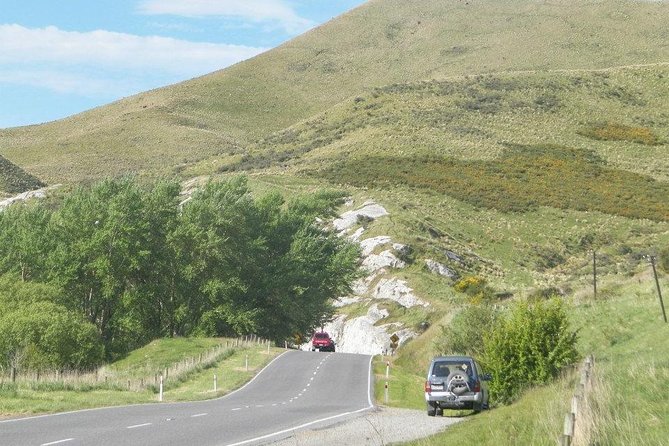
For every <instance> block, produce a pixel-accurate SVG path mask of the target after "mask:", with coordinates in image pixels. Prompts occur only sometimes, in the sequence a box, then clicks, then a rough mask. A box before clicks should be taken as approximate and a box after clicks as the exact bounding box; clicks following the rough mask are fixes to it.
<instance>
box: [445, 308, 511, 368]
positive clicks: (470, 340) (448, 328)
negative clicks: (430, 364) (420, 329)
mask: <svg viewBox="0 0 669 446" xmlns="http://www.w3.org/2000/svg"><path fill="white" fill-rule="evenodd" d="M498 312H499V311H498V310H496V309H495V307H493V306H491V305H486V304H480V305H468V306H466V307H465V308H463V309H462V310H461V311H460V312H458V313H457V314H456V315H455V316H454V317H453V319H452V320H451V322H450V323H449V324H448V325H444V326H442V327H441V333H440V335H439V337H438V338H437V340H436V341H435V348H436V349H437V351H439V352H440V353H443V354H458V355H468V356H474V357H477V358H478V357H481V356H482V355H483V354H484V344H483V339H484V337H485V333H486V332H487V331H489V330H491V329H492V328H493V327H494V326H495V323H496V322H497V319H498Z"/></svg>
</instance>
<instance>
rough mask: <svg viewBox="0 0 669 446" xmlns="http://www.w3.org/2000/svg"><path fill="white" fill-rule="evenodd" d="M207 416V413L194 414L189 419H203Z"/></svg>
mask: <svg viewBox="0 0 669 446" xmlns="http://www.w3.org/2000/svg"><path fill="white" fill-rule="evenodd" d="M207 415H209V414H208V413H196V414H195V415H191V416H190V417H191V418H197V417H204V416H207Z"/></svg>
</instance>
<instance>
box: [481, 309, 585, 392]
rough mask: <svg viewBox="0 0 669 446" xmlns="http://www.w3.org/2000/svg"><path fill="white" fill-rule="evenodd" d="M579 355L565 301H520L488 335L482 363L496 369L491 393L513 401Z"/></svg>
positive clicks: (489, 368) (554, 375)
mask: <svg viewBox="0 0 669 446" xmlns="http://www.w3.org/2000/svg"><path fill="white" fill-rule="evenodd" d="M577 356H578V353H577V351H576V332H574V331H572V330H570V328H569V324H568V321H567V315H566V312H565V311H564V308H563V304H562V301H561V300H559V299H558V298H553V299H550V300H547V301H535V302H532V303H529V302H519V303H517V304H515V306H514V307H513V308H512V310H511V313H510V314H509V316H508V317H506V318H504V319H501V320H500V321H499V322H498V323H497V324H495V325H494V327H493V328H492V330H490V331H488V332H486V334H485V336H484V355H483V360H482V363H483V364H484V368H485V369H486V371H488V372H490V373H492V375H493V380H492V381H491V383H490V396H491V398H492V399H493V400H495V401H496V402H502V403H506V402H510V401H513V400H514V399H515V398H516V397H517V396H518V395H519V394H520V392H521V391H522V390H523V389H524V388H526V387H528V386H531V385H536V384H544V383H547V382H549V381H550V380H552V379H553V378H555V377H556V376H557V375H558V373H559V372H560V370H561V369H562V368H563V367H564V366H566V365H569V364H572V363H573V362H574V361H575V360H576V358H577Z"/></svg>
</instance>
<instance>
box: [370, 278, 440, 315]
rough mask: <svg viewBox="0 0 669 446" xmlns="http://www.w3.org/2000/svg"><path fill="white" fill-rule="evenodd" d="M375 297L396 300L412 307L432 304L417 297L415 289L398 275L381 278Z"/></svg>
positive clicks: (407, 306)
mask: <svg viewBox="0 0 669 446" xmlns="http://www.w3.org/2000/svg"><path fill="white" fill-rule="evenodd" d="M374 298H376V299H390V300H394V301H395V302H397V303H398V304H400V305H402V306H403V307H405V308H411V307H415V306H417V305H420V306H423V307H427V306H429V305H430V304H429V303H427V302H425V301H422V300H420V299H419V298H418V297H416V295H415V294H413V289H411V288H409V286H408V285H407V283H406V281H404V280H400V279H398V278H396V277H392V278H390V279H381V280H379V283H378V284H377V285H376V288H375V289H374Z"/></svg>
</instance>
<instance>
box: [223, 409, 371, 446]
mask: <svg viewBox="0 0 669 446" xmlns="http://www.w3.org/2000/svg"><path fill="white" fill-rule="evenodd" d="M369 409H371V407H365V408H364V409H359V410H354V411H352V412H344V413H340V414H339V415H333V416H331V417H327V418H321V419H320V420H315V421H310V422H308V423H304V424H300V425H299V426H294V427H289V428H288V429H284V430H282V431H278V432H274V433H271V434H267V435H263V436H262V437H256V438H251V439H250V440H244V441H240V442H238V443H230V444H228V445H226V446H241V445H243V444H249V443H253V442H255V441H260V440H266V439H268V438H271V437H275V436H277V435H281V434H285V433H286V432H291V431H295V430H297V429H302V428H305V427H308V426H311V425H314V424H317V423H322V422H323V421H330V420H334V419H336V418H341V417H345V416H347V415H353V414H356V413H360V412H364V411H366V410H369Z"/></svg>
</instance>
